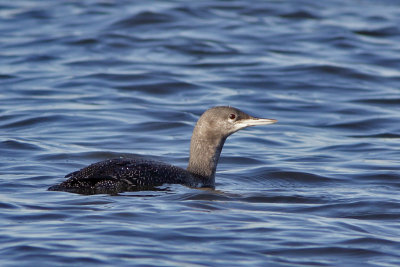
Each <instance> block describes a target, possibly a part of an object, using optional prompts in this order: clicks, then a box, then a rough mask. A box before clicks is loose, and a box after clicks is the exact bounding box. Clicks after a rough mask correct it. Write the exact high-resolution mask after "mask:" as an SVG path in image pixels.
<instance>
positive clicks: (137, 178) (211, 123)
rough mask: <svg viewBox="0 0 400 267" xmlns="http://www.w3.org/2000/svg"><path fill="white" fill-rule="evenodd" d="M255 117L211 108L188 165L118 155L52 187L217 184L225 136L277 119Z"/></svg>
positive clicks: (94, 189) (83, 189)
mask: <svg viewBox="0 0 400 267" xmlns="http://www.w3.org/2000/svg"><path fill="white" fill-rule="evenodd" d="M275 122H276V120H272V119H259V118H254V117H251V116H249V115H247V114H246V113H244V112H242V111H240V110H238V109H236V108H233V107H214V108H211V109H208V110H207V111H206V112H204V113H203V115H202V116H201V117H200V119H199V120H198V122H197V124H196V127H195V129H194V130H193V136H192V139H191V146H190V159H189V164H188V167H187V169H186V170H185V169H183V168H180V167H177V166H173V165H169V164H166V163H162V162H158V161H153V160H148V159H143V158H118V159H111V160H105V161H101V162H97V163H94V164H91V165H89V166H87V167H85V168H83V169H81V170H79V171H76V172H72V173H70V174H68V175H67V176H65V177H66V178H68V179H67V180H66V181H64V182H62V183H61V184H58V185H54V186H51V187H50V188H49V190H50V191H68V192H75V193H81V194H98V193H118V192H124V191H138V190H147V189H152V188H154V187H156V186H160V185H163V184H184V185H187V186H191V187H214V180H215V171H216V168H217V164H218V160H219V156H220V153H221V151H222V147H223V145H224V142H225V140H226V138H227V137H228V136H229V135H231V134H232V133H234V132H236V131H238V130H240V129H243V128H245V127H248V126H255V125H266V124H271V123H275Z"/></svg>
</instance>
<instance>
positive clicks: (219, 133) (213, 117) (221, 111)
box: [195, 106, 276, 139]
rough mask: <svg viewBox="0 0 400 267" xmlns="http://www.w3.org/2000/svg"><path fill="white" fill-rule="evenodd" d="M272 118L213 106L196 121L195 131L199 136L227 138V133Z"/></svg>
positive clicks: (231, 108)
mask: <svg viewBox="0 0 400 267" xmlns="http://www.w3.org/2000/svg"><path fill="white" fill-rule="evenodd" d="M275 122H276V120H273V119H260V118H255V117H252V116H250V115H248V114H246V113H244V112H243V111H241V110H239V109H237V108H234V107H228V106H219V107H213V108H210V109H208V110H206V111H205V112H204V113H203V115H201V117H200V119H199V120H198V121H197V124H196V127H195V132H196V133H197V134H200V136H201V137H205V138H207V139H209V138H225V139H226V138H227V137H228V136H229V135H231V134H233V133H235V132H237V131H239V130H241V129H243V128H246V127H249V126H256V125H267V124H272V123H275Z"/></svg>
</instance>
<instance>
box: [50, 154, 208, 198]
mask: <svg viewBox="0 0 400 267" xmlns="http://www.w3.org/2000/svg"><path fill="white" fill-rule="evenodd" d="M65 177H66V178H68V179H67V180H66V181H64V182H62V183H61V184H58V185H54V186H51V187H50V188H49V190H50V191H68V192H76V193H81V194H99V193H107V194H109V193H118V192H123V191H137V190H146V189H152V188H154V187H156V186H160V185H163V184H185V185H189V186H197V185H198V184H196V183H199V180H198V179H196V177H194V176H193V175H192V174H191V173H190V172H188V171H186V170H185V169H182V168H179V167H176V166H173V165H169V164H166V163H163V162H158V161H153V160H147V159H142V158H118V159H111V160H105V161H101V162H97V163H94V164H91V165H89V166H87V167H85V168H83V169H81V170H79V171H76V172H72V173H70V174H68V175H66V176H65ZM200 186H201V185H200Z"/></svg>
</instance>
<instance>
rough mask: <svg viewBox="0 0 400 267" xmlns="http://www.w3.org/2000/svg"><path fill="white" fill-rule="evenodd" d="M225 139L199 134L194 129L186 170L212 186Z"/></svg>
mask: <svg viewBox="0 0 400 267" xmlns="http://www.w3.org/2000/svg"><path fill="white" fill-rule="evenodd" d="M225 140H226V138H224V137H216V136H212V135H207V134H204V133H203V134H200V133H199V132H198V131H196V129H195V130H194V132H193V136H192V140H191V142H190V158H189V165H188V167H187V170H188V171H189V172H191V173H193V174H195V175H199V176H201V177H202V178H203V179H205V180H206V181H205V182H206V183H208V184H210V185H214V181H215V171H216V169H217V164H218V160H219V156H220V154H221V151H222V147H223V146H224V143H225Z"/></svg>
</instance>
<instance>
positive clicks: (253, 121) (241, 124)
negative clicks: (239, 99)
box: [235, 117, 277, 129]
mask: <svg viewBox="0 0 400 267" xmlns="http://www.w3.org/2000/svg"><path fill="white" fill-rule="evenodd" d="M275 122H277V120H274V119H261V118H255V117H250V118H246V119H241V120H239V121H237V122H236V123H235V124H236V127H238V129H243V128H246V127H250V126H257V125H268V124H273V123H275Z"/></svg>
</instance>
